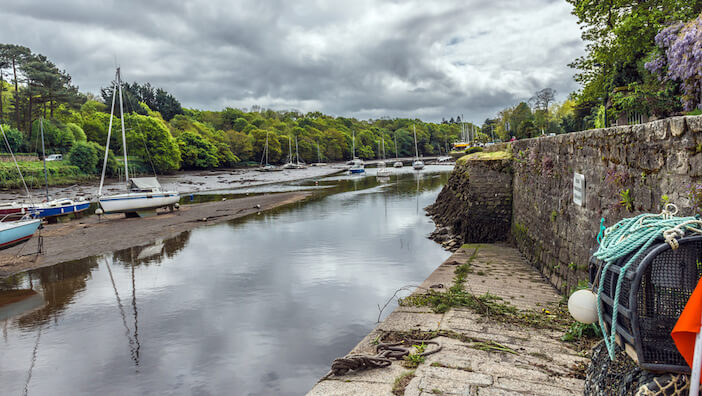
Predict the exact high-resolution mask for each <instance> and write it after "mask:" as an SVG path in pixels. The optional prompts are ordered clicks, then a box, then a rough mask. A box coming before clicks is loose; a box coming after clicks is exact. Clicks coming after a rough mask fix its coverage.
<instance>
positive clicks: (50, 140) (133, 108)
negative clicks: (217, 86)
mask: <svg viewBox="0 0 702 396" xmlns="http://www.w3.org/2000/svg"><path fill="white" fill-rule="evenodd" d="M114 88H115V86H114V82H113V83H112V84H108V85H107V86H105V87H104V88H102V89H101V91H100V96H95V95H92V94H90V93H81V92H80V91H79V90H78V87H76V86H74V85H73V84H72V82H71V76H70V75H69V74H68V73H67V72H66V71H64V70H59V68H58V67H56V65H55V64H54V63H52V62H51V61H50V60H49V59H47V58H46V57H45V56H43V55H41V54H36V53H33V52H32V51H31V50H30V49H29V48H26V47H22V46H17V45H13V44H0V122H1V123H2V124H3V125H4V129H5V132H6V135H7V137H8V141H9V143H10V147H11V148H12V150H13V151H15V152H23V153H39V152H40V151H41V142H40V139H39V136H40V133H39V132H40V128H42V127H43V132H44V145H45V147H46V151H47V154H51V153H62V154H65V155H66V156H67V157H68V158H69V160H70V161H71V163H73V164H75V165H77V166H79V167H80V168H81V169H82V170H83V171H84V172H86V173H92V174H96V173H99V171H100V169H101V166H102V161H101V160H100V159H101V158H102V156H103V155H104V145H105V142H106V140H107V130H108V126H109V122H110V105H111V103H112V94H113V90H114ZM122 91H123V101H124V107H125V119H124V122H125V130H126V137H127V139H126V141H127V151H128V153H129V155H130V157H131V158H134V159H133V160H130V164H134V165H135V166H136V167H137V168H138V169H137V170H138V171H142V172H150V171H151V170H155V171H156V172H158V173H169V172H173V171H176V170H179V169H209V168H218V167H232V166H235V165H255V164H257V163H259V162H260V161H261V158H262V154H263V150H264V146H265V142H266V138H267V139H268V160H269V163H273V164H281V163H285V162H287V161H288V160H289V158H288V157H289V154H290V153H291V152H292V153H293V154H295V150H296V146H297V151H298V152H299V156H300V158H301V159H302V160H303V161H305V162H308V163H311V162H317V161H324V162H330V161H342V160H347V159H350V158H351V157H352V155H353V153H352V147H353V145H354V142H353V141H352V136H353V135H354V134H355V155H356V156H358V157H360V158H363V159H372V158H379V157H380V156H381V154H382V152H383V149H384V151H385V153H386V156H387V157H388V158H392V157H394V156H395V155H396V153H397V155H399V156H414V139H413V127H414V128H415V129H416V134H417V141H418V148H419V153H420V155H438V154H445V153H446V152H447V150H449V149H450V147H451V145H452V143H453V142H454V141H455V140H457V139H458V138H459V136H460V134H461V128H462V125H460V124H458V123H441V124H436V123H426V122H422V121H421V120H418V119H399V118H397V119H388V118H384V119H378V120H357V119H355V118H346V117H332V116H329V115H325V114H322V113H320V112H309V113H302V112H299V111H295V110H290V111H274V110H271V109H264V108H261V107H260V106H253V107H252V108H251V109H250V110H249V109H235V108H225V109H224V110H221V111H205V110H197V109H188V108H183V107H182V106H181V104H180V102H179V101H178V100H177V99H176V98H175V97H174V96H173V95H171V94H170V93H168V92H167V91H166V90H164V89H162V88H159V87H154V86H152V85H151V84H150V83H144V84H141V83H137V82H125V83H123V85H122ZM473 127H475V126H473ZM120 129H121V125H120V120H119V118H115V119H114V120H113V131H120ZM110 148H111V150H112V151H114V152H115V153H121V151H122V140H121V137H120V133H113V135H112V136H111V139H110ZM2 151H6V149H4V148H3V150H2ZM120 158H121V155H117V156H115V155H114V154H112V153H111V154H110V156H109V161H108V164H109V167H108V173H110V172H116V171H117V169H118V168H119V166H118V162H119V161H120Z"/></svg>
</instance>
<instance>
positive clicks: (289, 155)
mask: <svg viewBox="0 0 702 396" xmlns="http://www.w3.org/2000/svg"><path fill="white" fill-rule="evenodd" d="M292 159H293V156H292V139H291V138H290V136H288V163H289V164H292Z"/></svg>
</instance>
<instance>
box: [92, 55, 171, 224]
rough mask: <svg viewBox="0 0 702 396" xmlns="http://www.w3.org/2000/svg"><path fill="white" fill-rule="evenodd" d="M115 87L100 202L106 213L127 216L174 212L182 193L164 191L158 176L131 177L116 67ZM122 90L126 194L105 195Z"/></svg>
mask: <svg viewBox="0 0 702 396" xmlns="http://www.w3.org/2000/svg"><path fill="white" fill-rule="evenodd" d="M116 80H117V82H116V85H115V87H114V89H113V91H112V108H111V111H110V125H109V127H108V128H107V143H106V144H105V159H104V161H103V166H102V176H101V177H100V187H99V189H98V202H99V203H100V207H101V208H102V210H103V212H104V213H106V214H107V213H126V214H127V215H130V214H137V215H139V216H147V215H150V214H154V211H155V210H156V209H158V208H162V207H166V206H168V207H170V208H171V209H173V208H174V207H175V205H176V204H177V203H178V201H180V194H179V193H178V192H177V191H162V190H161V184H159V182H158V180H157V179H156V178H155V177H138V178H132V179H130V178H129V165H128V163H127V138H126V132H125V128H124V108H123V106H122V81H121V77H120V70H119V68H117V72H116ZM118 90H119V109H120V120H121V123H120V124H121V126H122V151H123V154H124V176H125V180H126V182H127V192H126V193H122V194H113V195H102V186H103V183H104V181H105V169H106V167H107V156H108V153H109V150H110V135H111V133H112V117H113V115H114V110H115V98H116V96H117V92H118Z"/></svg>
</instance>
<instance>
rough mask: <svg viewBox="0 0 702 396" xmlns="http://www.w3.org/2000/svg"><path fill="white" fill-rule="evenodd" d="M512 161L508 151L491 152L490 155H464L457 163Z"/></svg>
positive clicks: (480, 153) (484, 153)
mask: <svg viewBox="0 0 702 396" xmlns="http://www.w3.org/2000/svg"><path fill="white" fill-rule="evenodd" d="M508 159H512V153H511V152H509V151H493V152H491V153H486V152H478V153H473V154H468V155H464V156H463V157H461V158H459V159H458V161H456V162H457V163H465V162H466V161H493V160H508Z"/></svg>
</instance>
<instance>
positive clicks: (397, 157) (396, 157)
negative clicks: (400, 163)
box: [395, 132, 400, 159]
mask: <svg viewBox="0 0 702 396" xmlns="http://www.w3.org/2000/svg"><path fill="white" fill-rule="evenodd" d="M395 159H400V157H399V156H398V155H397V132H395Z"/></svg>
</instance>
